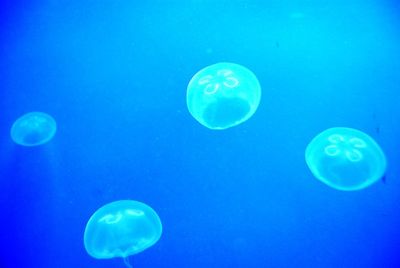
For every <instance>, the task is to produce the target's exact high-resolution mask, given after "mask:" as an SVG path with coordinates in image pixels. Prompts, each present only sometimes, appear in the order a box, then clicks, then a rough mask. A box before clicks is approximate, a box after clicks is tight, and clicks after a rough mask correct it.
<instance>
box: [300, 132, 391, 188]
mask: <svg viewBox="0 0 400 268" xmlns="http://www.w3.org/2000/svg"><path fill="white" fill-rule="evenodd" d="M305 158H306V162H307V165H308V167H309V168H310V170H311V172H312V173H313V175H314V176H315V177H316V178H317V179H319V180H320V181H322V182H323V183H325V184H327V185H328V186H330V187H332V188H334V189H337V190H343V191H354V190H361V189H364V188H366V187H368V186H370V185H371V184H373V183H375V182H376V181H378V180H379V179H381V178H382V177H383V176H384V174H385V171H386V158H385V154H384V153H383V151H382V149H381V148H380V147H379V145H378V144H377V143H376V142H375V141H374V140H373V139H372V138H371V137H370V136H368V135H367V134H365V133H364V132H361V131H359V130H356V129H352V128H344V127H336V128H330V129H327V130H325V131H323V132H321V133H320V134H318V135H317V136H316V137H315V138H314V139H313V140H312V141H311V142H310V143H309V144H308V146H307V148H306V151H305Z"/></svg>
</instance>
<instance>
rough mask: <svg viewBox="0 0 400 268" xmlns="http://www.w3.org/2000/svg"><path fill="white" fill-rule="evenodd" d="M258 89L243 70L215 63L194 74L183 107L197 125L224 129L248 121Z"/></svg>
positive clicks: (256, 81) (231, 65)
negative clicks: (186, 107)
mask: <svg viewBox="0 0 400 268" xmlns="http://www.w3.org/2000/svg"><path fill="white" fill-rule="evenodd" d="M260 99H261V87H260V84H259V82H258V80H257V77H256V76H255V75H254V74H253V73H252V72H251V71H250V70H249V69H247V68H245V67H243V66H241V65H238V64H234V63H227V62H222V63H217V64H213V65H210V66H208V67H205V68H204V69H202V70H200V71H199V72H197V73H196V74H195V75H194V76H193V78H192V79H191V80H190V82H189V85H188V88H187V96H186V100H187V106H188V109H189V112H190V114H191V115H192V116H193V117H194V118H195V119H196V120H197V121H199V122H200V124H202V125H204V126H206V127H208V128H210V129H226V128H230V127H233V126H236V125H239V124H241V123H243V122H245V121H246V120H248V119H249V118H250V117H251V116H252V115H253V114H254V113H255V112H256V110H257V107H258V105H259V103H260Z"/></svg>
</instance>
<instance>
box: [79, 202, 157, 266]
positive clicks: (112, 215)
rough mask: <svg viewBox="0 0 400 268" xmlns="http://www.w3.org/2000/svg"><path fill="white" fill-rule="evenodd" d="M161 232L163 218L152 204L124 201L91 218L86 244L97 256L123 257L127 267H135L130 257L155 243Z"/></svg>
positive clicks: (99, 210) (90, 251)
mask: <svg viewBox="0 0 400 268" xmlns="http://www.w3.org/2000/svg"><path fill="white" fill-rule="evenodd" d="M161 233H162V225H161V220H160V218H159V217H158V215H157V213H156V212H155V211H154V210H153V209H152V208H151V207H149V206H148V205H146V204H144V203H141V202H138V201H133V200H120V201H115V202H111V203H109V204H106V205H104V206H103V207H101V208H99V209H98V210H97V211H96V212H95V213H94V214H93V215H92V216H91V217H90V219H89V221H88V223H87V224H86V229H85V234H84V245H85V249H86V251H87V253H88V254H89V255H90V256H92V257H93V258H96V259H109V258H115V257H121V258H123V260H124V263H125V264H126V266H127V267H132V266H131V264H130V262H129V258H128V257H129V256H130V255H134V254H137V253H139V252H141V251H143V250H145V249H147V248H148V247H151V246H152V245H154V244H155V243H156V242H157V241H158V240H159V239H160V236H161Z"/></svg>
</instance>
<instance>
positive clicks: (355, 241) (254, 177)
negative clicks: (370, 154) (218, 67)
mask: <svg viewBox="0 0 400 268" xmlns="http://www.w3.org/2000/svg"><path fill="white" fill-rule="evenodd" d="M0 5H1V14H0V15H1V16H0V107H1V110H0V151H1V153H0V189H1V194H0V211H1V213H0V241H1V250H0V268H13V267H18V268H19V267H37V268H47V267H60V268H62V267H86V268H87V267H99V268H100V267H103V268H107V267H124V264H123V262H122V260H121V259H120V258H115V259H109V260H97V259H94V258H92V257H90V256H89V255H88V254H87V253H86V251H85V248H84V245H83V233H84V230H85V225H86V223H87V221H88V219H89V218H90V216H91V215H92V214H93V213H94V211H95V210H97V209H98V208H99V207H101V206H103V205H104V204H106V203H109V202H112V201H115V200H121V199H132V200H138V201H141V202H144V203H146V204H148V205H149V206H151V207H152V208H153V209H154V210H155V211H157V213H158V215H159V216H160V218H161V221H162V224H163V233H162V236H161V239H160V240H159V241H158V243H156V244H155V245H154V246H153V247H151V248H149V249H147V250H145V251H143V252H141V253H139V254H137V255H134V256H132V257H131V262H132V264H133V267H135V268H141V267H247V268H253V267H254V268H256V267H257V268H259V267H266V268H267V267H271V268H272V267H364V268H365V267H389V268H390V267H400V228H399V227H400V180H399V172H400V167H399V164H398V163H399V161H400V139H399V137H400V125H399V120H400V109H399V103H400V27H399V25H400V13H399V12H400V5H399V4H398V3H397V2H396V1H384V0H381V1H379V0H375V1H374V0H366V1H361V0H360V1H344V0H343V1H342V0H338V1H327V0H322V1H317V0H309V1H306V0H305V1H278V0H273V1H245V0H243V1H239V0H236V1H235V0H231V1H224V0H214V1H212V0H209V1H201V0H192V1H173V0H165V1H161V0H159V1H133V0H130V1H128V0H120V1H115V0H113V1H111V0H104V1H101V0H96V1H95V0H87V1H79V0H74V1H62V0H60V1H57V0H43V1H38V0H27V1H22V0H15V1H12V0H6V1H2V2H1V4H0ZM218 62H233V63H237V64H241V65H243V66H245V67H246V68H248V69H250V70H251V71H252V72H254V74H255V75H256V76H257V78H258V80H259V82H260V84H261V88H262V99H261V102H260V106H259V107H258V110H257V112H256V113H255V114H254V115H253V116H252V118H250V119H249V120H248V121H247V122H245V123H243V124H241V125H238V126H235V127H233V128H229V129H226V130H210V129H208V128H206V127H204V126H202V125H201V124H199V123H198V122H197V121H196V120H195V119H194V118H193V117H192V116H191V115H190V113H189V112H188V109H187V106H186V88H187V85H188V83H189V81H190V79H191V77H192V76H193V75H194V74H195V73H196V72H197V71H199V70H200V69H202V68H204V67H206V66H208V65H211V64H214V63H218ZM31 111H41V112H46V113H48V114H50V115H51V116H53V117H54V119H55V120H56V121H57V133H56V135H55V136H54V138H53V139H52V140H51V141H50V142H49V143H47V144H44V145H42V146H38V147H23V146H19V145H16V144H15V143H14V142H13V141H12V139H11V138H10V128H11V126H12V124H13V122H14V121H15V120H16V119H17V118H18V117H20V116H21V115H23V114H25V113H27V112H31ZM338 126H343V127H352V128H356V129H359V130H361V131H363V132H365V133H367V134H368V135H370V136H371V137H373V138H374V139H375V140H376V142H377V143H378V144H379V145H380V146H381V148H382V149H383V151H384V152H385V154H386V158H387V161H388V167H387V172H386V176H385V177H384V179H382V181H379V182H377V183H375V184H374V185H372V186H370V187H368V188H366V189H363V190H360V191H352V192H346V191H338V190H335V189H332V188H330V187H328V186H327V185H325V184H323V183H321V182H320V181H318V180H317V179H315V178H314V176H313V175H312V173H311V172H310V170H309V169H308V167H307V165H306V163H305V159H304V151H305V148H306V146H307V145H308V143H309V142H310V141H311V140H312V138H313V137H315V136H316V135H317V134H318V133H320V132H322V131H323V130H325V129H327V128H330V127H338Z"/></svg>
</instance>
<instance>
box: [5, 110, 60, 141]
mask: <svg viewBox="0 0 400 268" xmlns="http://www.w3.org/2000/svg"><path fill="white" fill-rule="evenodd" d="M56 130H57V124H56V121H55V120H54V119H53V117H51V116H50V115H48V114H46V113H42V112H31V113H27V114H24V115H23V116H21V117H20V118H18V119H17V120H16V121H15V122H14V124H13V125H12V127H11V133H10V134H11V138H12V139H13V141H14V142H15V143H17V144H19V145H23V146H37V145H41V144H44V143H46V142H48V141H50V140H51V139H52V138H53V136H54V135H55V133H56Z"/></svg>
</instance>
